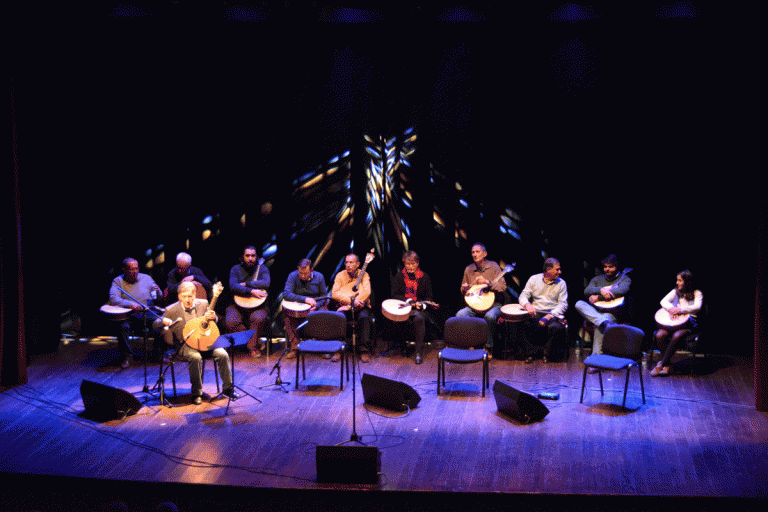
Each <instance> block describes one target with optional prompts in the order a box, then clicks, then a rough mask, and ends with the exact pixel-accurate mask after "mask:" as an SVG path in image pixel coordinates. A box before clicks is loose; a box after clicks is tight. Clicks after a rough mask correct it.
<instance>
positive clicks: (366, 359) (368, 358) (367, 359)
mask: <svg viewBox="0 0 768 512" xmlns="http://www.w3.org/2000/svg"><path fill="white" fill-rule="evenodd" d="M360 361H361V362H363V363H370V362H371V356H370V355H369V354H367V353H362V354H360Z"/></svg>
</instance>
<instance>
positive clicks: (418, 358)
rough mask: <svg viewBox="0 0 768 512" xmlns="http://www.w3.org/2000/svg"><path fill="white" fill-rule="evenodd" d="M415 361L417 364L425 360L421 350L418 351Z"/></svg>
mask: <svg viewBox="0 0 768 512" xmlns="http://www.w3.org/2000/svg"><path fill="white" fill-rule="evenodd" d="M414 362H415V363H416V364H421V363H422V362H423V361H422V359H421V352H416V357H415V358H414Z"/></svg>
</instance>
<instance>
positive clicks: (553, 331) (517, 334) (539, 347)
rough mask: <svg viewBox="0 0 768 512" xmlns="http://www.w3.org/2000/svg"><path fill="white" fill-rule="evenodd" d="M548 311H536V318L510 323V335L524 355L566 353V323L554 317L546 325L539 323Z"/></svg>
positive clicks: (559, 355)
mask: <svg viewBox="0 0 768 512" xmlns="http://www.w3.org/2000/svg"><path fill="white" fill-rule="evenodd" d="M545 315H546V313H539V312H537V313H536V318H535V319H533V318H527V319H525V320H523V321H522V322H516V323H513V324H511V325H510V335H511V336H512V340H514V341H513V342H514V343H515V344H516V346H517V347H518V349H519V350H520V351H522V353H523V354H522V355H523V357H526V358H528V357H536V356H537V355H538V354H539V352H541V353H543V355H544V357H546V358H548V359H549V358H553V357H562V356H564V355H565V348H566V339H565V325H563V324H562V323H561V322H560V320H558V319H557V318H553V319H552V320H550V321H549V322H548V323H547V324H546V325H544V326H541V325H539V320H541V318H542V317H544V316H545Z"/></svg>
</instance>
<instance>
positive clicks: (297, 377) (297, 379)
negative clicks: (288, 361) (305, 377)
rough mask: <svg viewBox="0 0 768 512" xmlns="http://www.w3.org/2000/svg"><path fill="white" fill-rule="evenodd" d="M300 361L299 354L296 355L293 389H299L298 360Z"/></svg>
mask: <svg viewBox="0 0 768 512" xmlns="http://www.w3.org/2000/svg"><path fill="white" fill-rule="evenodd" d="M300 359H301V352H297V353H296V381H295V384H294V385H293V389H299V360H300Z"/></svg>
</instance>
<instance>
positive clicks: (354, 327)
mask: <svg viewBox="0 0 768 512" xmlns="http://www.w3.org/2000/svg"><path fill="white" fill-rule="evenodd" d="M354 292H355V294H354V295H352V298H351V299H350V302H349V305H350V308H349V309H350V311H351V312H352V320H351V321H350V325H352V435H351V436H349V439H348V440H347V441H342V442H341V443H337V444H336V446H341V445H344V444H347V443H360V444H361V445H363V446H367V445H366V444H365V443H364V442H362V441H361V440H360V436H358V435H357V419H356V418H357V416H356V414H355V403H356V398H355V383H356V380H357V379H356V376H355V375H356V374H355V365H356V364H357V360H356V359H355V355H356V354H357V333H356V331H357V320H355V300H357V296H358V292H357V290H354Z"/></svg>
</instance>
